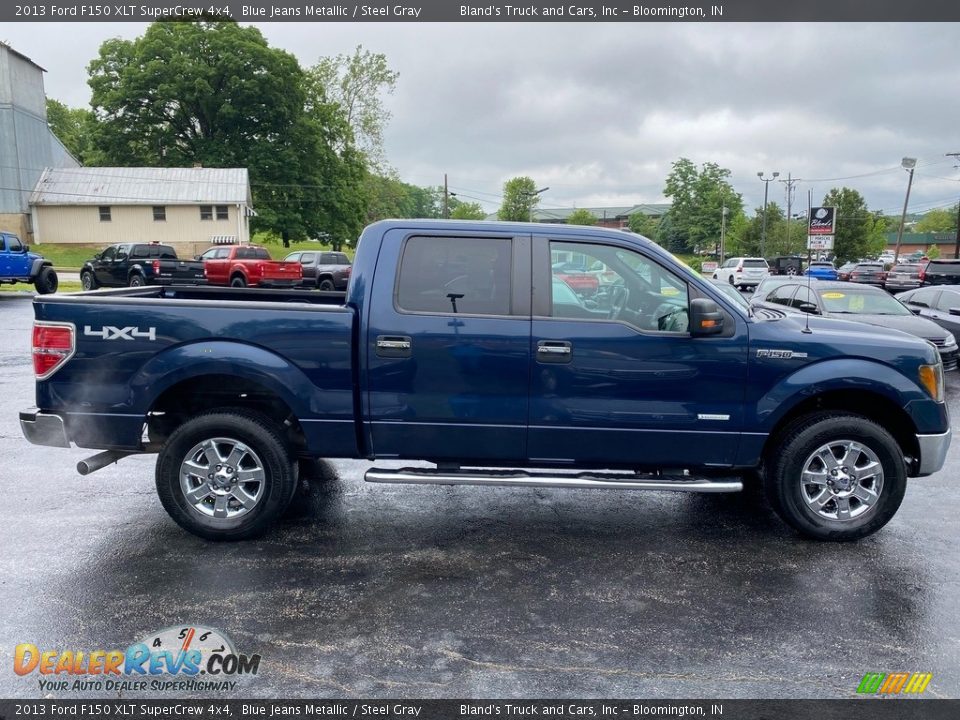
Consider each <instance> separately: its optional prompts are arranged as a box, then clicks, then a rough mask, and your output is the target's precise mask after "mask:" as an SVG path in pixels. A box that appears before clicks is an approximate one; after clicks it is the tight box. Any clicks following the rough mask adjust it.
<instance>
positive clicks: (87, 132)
mask: <svg viewBox="0 0 960 720" xmlns="http://www.w3.org/2000/svg"><path fill="white" fill-rule="evenodd" d="M96 122H97V118H96V116H95V115H94V114H93V111H91V110H85V109H83V108H71V107H67V106H66V105H64V104H63V103H62V102H60V101H59V100H54V99H53V98H47V123H48V124H49V125H50V129H51V130H52V131H53V134H54V135H56V136H57V137H58V138H60V142H62V143H63V144H64V146H65V147H66V148H67V150H69V151H70V153H71V154H72V155H73V156H74V157H75V158H76V159H77V160H79V161H80V164H81V165H88V164H93V163H95V162H96V151H95V149H94V138H93V134H94V132H95V130H96Z"/></svg>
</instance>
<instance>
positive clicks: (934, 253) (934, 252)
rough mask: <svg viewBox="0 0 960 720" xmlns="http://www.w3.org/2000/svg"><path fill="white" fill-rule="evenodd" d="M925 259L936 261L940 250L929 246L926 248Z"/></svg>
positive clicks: (934, 246)
mask: <svg viewBox="0 0 960 720" xmlns="http://www.w3.org/2000/svg"><path fill="white" fill-rule="evenodd" d="M927 257H928V258H930V259H931V260H936V259H937V258H938V257H940V248H939V247H937V246H936V245H931V246H930V247H928V248H927Z"/></svg>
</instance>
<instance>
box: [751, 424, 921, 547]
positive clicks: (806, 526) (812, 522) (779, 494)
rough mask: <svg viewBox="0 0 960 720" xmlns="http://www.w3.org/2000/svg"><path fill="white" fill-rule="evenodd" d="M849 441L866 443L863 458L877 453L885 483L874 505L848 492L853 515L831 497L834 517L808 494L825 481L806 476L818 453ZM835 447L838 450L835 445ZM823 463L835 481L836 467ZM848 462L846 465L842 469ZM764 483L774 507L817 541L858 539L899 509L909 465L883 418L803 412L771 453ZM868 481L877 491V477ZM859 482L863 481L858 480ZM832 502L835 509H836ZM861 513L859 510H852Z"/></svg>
mask: <svg viewBox="0 0 960 720" xmlns="http://www.w3.org/2000/svg"><path fill="white" fill-rule="evenodd" d="M843 443H856V444H857V445H858V446H860V447H862V448H865V450H863V451H858V456H857V457H859V459H860V460H861V461H862V460H863V459H864V458H867V453H868V452H869V453H872V454H873V456H875V457H876V458H877V462H879V465H880V467H881V468H882V471H883V474H882V485H881V486H880V487H879V493H878V494H877V498H876V500H874V501H873V502H872V504H869V505H868V504H864V503H862V502H861V501H860V500H859V499H858V498H857V497H856V496H855V495H854V496H852V497H851V496H849V495H848V496H847V498H846V506H847V512H848V513H851V517H850V518H849V519H840V517H839V515H840V505H839V504H837V502H836V500H829V501H828V502H827V504H826V505H825V506H824V507H823V508H822V509H823V511H824V512H825V513H827V514H830V513H833V514H836V515H837V517H836V518H828V517H825V516H823V515H821V514H818V513H817V512H815V511H814V510H813V508H812V507H811V506H810V505H808V500H807V499H806V498H808V497H809V494H810V493H813V492H815V491H816V489H817V488H818V487H819V484H818V483H807V484H804V483H803V482H802V481H801V477H802V475H803V472H804V468H805V467H809V465H808V463H809V462H811V461H812V460H813V457H814V453H815V452H817V451H818V450H820V449H822V448H823V447H824V446H827V445H829V446H831V448H833V447H836V448H837V449H842V445H843ZM830 452H831V453H833V450H832V449H831V450H830ZM833 454H834V460H835V461H838V462H841V461H843V460H845V458H846V456H843V457H841V458H839V459H838V458H837V457H836V454H835V453H833ZM857 457H855V458H854V459H853V461H852V463H853V465H856V464H857V462H858V460H857ZM867 460H869V458H867ZM817 462H818V464H822V466H823V478H824V479H825V480H827V481H828V482H833V481H834V480H833V479H831V478H830V477H828V476H829V475H830V472H831V471H829V470H828V469H827V463H825V462H822V463H821V462H820V461H817ZM847 467H848V466H843V467H842V468H840V470H844V469H846V468H847ZM841 475H842V473H841ZM837 480H838V481H839V480H840V479H839V478H838V479H837ZM763 482H764V491H765V493H766V496H767V499H768V500H769V502H770V504H771V505H772V506H773V509H774V510H775V511H776V512H777V514H778V515H779V516H780V517H781V518H782V519H783V520H784V521H785V522H786V523H787V524H789V525H791V526H792V527H793V528H794V529H796V530H797V531H799V532H800V533H801V534H803V535H805V536H806V537H809V538H814V539H816V540H835V541H846V540H858V539H860V538H862V537H866V536H867V535H870V534H872V533H874V532H876V531H877V530H879V529H880V528H882V527H883V526H884V525H886V524H887V522H889V520H890V518H892V517H893V516H894V514H895V513H896V512H897V509H898V508H899V507H900V503H901V502H903V495H904V492H905V491H906V488H907V468H906V465H905V464H904V460H903V453H902V452H901V450H900V447H899V446H898V445H897V441H896V440H895V439H894V438H893V436H892V435H891V434H890V433H889V432H887V431H886V430H885V429H884V428H882V427H881V426H880V425H878V424H877V423H875V422H873V421H872V420H868V419H867V418H865V417H862V416H860V415H853V414H851V413H838V412H822V413H815V414H812V415H807V416H805V417H802V418H800V419H798V420H797V421H795V422H793V423H791V424H790V425H788V426H787V427H786V428H785V429H784V430H783V432H782V433H781V436H780V440H779V442H776V443H775V445H774V446H773V447H772V448H771V449H770V452H769V453H768V454H767V460H766V472H765V473H764V479H763ZM864 482H865V483H873V489H874V490H876V488H877V484H876V483H877V478H876V477H874V478H873V479H868V480H865V481H864ZM857 484H863V483H861V482H859V481H858V483H857ZM822 490H823V491H825V492H827V493H831V492H832V488H830V489H828V488H827V487H826V485H824V486H823V487H822ZM845 492H846V491H845ZM824 497H829V495H824ZM832 497H837V496H836V495H833V496H832ZM812 501H815V499H813V500H812ZM831 503H833V505H832V507H833V508H834V510H831ZM855 503H856V504H857V505H856V507H854V504H855ZM856 512H859V514H856V515H853V514H852V513H856Z"/></svg>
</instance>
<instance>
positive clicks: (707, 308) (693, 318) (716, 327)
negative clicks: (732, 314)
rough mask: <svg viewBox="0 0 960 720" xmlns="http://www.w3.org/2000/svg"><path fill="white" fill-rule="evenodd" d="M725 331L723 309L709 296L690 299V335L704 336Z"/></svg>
mask: <svg viewBox="0 0 960 720" xmlns="http://www.w3.org/2000/svg"><path fill="white" fill-rule="evenodd" d="M722 332H723V311H721V310H720V307H719V306H718V305H717V304H716V303H715V302H714V301H713V300H711V299H709V298H694V299H693V300H691V301H690V335H692V336H693V337H703V336H706V335H717V334H719V333H722Z"/></svg>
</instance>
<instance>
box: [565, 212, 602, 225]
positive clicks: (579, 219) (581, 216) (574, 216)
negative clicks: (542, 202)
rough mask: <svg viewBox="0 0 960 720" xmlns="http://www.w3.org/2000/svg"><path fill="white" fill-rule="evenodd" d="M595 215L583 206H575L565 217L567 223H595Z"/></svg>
mask: <svg viewBox="0 0 960 720" xmlns="http://www.w3.org/2000/svg"><path fill="white" fill-rule="evenodd" d="M596 224H597V216H596V215H594V214H593V213H592V212H590V211H589V210H587V209H585V208H577V209H576V210H574V211H573V212H572V213H570V215H569V217H567V225H596Z"/></svg>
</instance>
